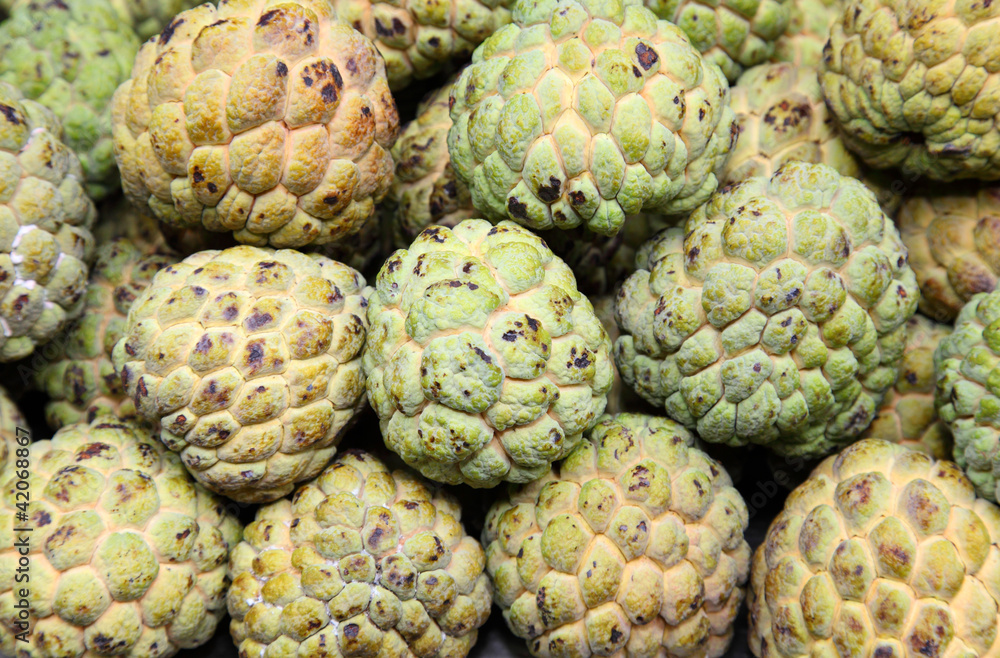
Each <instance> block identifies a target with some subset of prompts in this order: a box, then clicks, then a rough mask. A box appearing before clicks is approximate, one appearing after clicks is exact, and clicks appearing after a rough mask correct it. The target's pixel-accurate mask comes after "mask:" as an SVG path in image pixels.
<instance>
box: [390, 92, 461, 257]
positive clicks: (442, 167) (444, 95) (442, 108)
mask: <svg viewBox="0 0 1000 658" xmlns="http://www.w3.org/2000/svg"><path fill="white" fill-rule="evenodd" d="M451 87H452V82H451V81H449V83H448V84H446V85H445V86H443V87H441V88H440V89H438V90H436V91H434V92H432V93H431V94H430V95H429V96H428V97H427V98H425V99H424V101H423V102H422V103H421V104H420V105H419V106H418V107H417V116H416V118H415V119H414V120H413V121H411V122H410V123H408V124H406V126H405V127H404V128H403V132H402V133H401V134H400V136H399V139H398V140H397V141H396V145H395V146H393V147H392V159H393V160H394V161H395V163H396V178H395V180H394V181H393V184H392V188H391V189H390V190H389V196H388V200H389V201H391V205H392V208H391V210H390V213H391V217H392V229H393V241H394V243H395V246H396V247H398V248H400V249H405V248H406V247H407V246H409V244H410V243H411V242H413V240H414V239H416V237H417V236H418V235H420V232H421V231H423V230H424V229H425V228H427V227H428V226H430V225H432V224H435V225H438V226H447V227H448V228H451V227H453V226H455V225H456V224H458V223H459V222H460V221H462V220H463V219H472V218H473V217H476V216H477V215H478V214H479V213H478V212H476V209H475V208H474V207H473V206H472V197H471V196H470V194H469V188H468V187H466V185H465V183H463V182H462V181H461V180H459V178H458V177H457V176H456V175H455V170H454V168H453V167H452V165H451V156H450V155H448V130H449V129H450V128H451V115H450V114H449V110H448V96H449V94H450V93H451Z"/></svg>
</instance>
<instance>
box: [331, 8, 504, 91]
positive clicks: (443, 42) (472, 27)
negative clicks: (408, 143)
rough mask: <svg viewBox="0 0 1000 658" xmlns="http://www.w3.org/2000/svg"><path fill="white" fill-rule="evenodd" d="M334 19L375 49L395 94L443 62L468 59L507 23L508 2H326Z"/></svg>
mask: <svg viewBox="0 0 1000 658" xmlns="http://www.w3.org/2000/svg"><path fill="white" fill-rule="evenodd" d="M332 4H333V6H334V10H335V11H336V14H337V18H338V19H340V20H342V21H344V22H345V23H348V24H349V25H351V26H352V27H353V28H354V29H355V30H357V31H358V32H360V33H361V34H363V35H365V36H366V37H368V38H369V39H371V40H372V41H373V42H375V45H376V46H377V47H378V50H379V52H380V53H381V54H382V57H383V58H385V73H386V77H388V79H389V88H390V89H392V90H393V91H399V90H401V89H403V88H404V87H406V86H407V85H409V84H410V83H411V82H413V80H414V79H417V80H419V79H422V78H428V77H430V76H432V75H434V74H435V73H438V72H439V71H441V69H442V68H444V67H445V66H447V65H448V64H449V63H452V62H454V63H461V62H462V61H463V60H468V58H469V56H470V55H472V51H473V50H474V49H475V48H476V46H478V45H479V44H480V43H482V42H483V41H484V40H485V39H486V37H488V36H490V35H491V34H493V33H494V32H496V31H497V29H499V28H500V27H501V26H503V25H506V24H507V23H510V10H509V9H508V8H507V6H508V5H510V4H512V1H511V0H446V1H445V2H440V1H438V0H402V1H400V0H332Z"/></svg>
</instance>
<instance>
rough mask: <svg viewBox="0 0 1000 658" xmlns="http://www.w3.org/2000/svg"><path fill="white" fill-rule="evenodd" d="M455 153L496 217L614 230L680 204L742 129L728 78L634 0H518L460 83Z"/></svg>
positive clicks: (712, 175)
mask: <svg viewBox="0 0 1000 658" xmlns="http://www.w3.org/2000/svg"><path fill="white" fill-rule="evenodd" d="M452 101H453V102H452V109H451V118H452V120H453V121H454V125H453V126H452V128H451V130H450V131H449V133H448V150H449V151H450V152H451V160H452V165H453V166H454V168H455V171H456V173H457V174H458V176H459V178H461V179H462V180H463V181H465V182H466V183H467V184H468V185H469V188H470V191H471V192H472V202H473V204H474V205H475V207H476V208H477V209H479V210H480V211H482V212H483V213H485V214H486V215H487V216H488V217H490V218H492V219H494V220H498V219H512V220H514V221H516V222H518V223H520V224H524V225H525V226H528V227H530V228H533V229H550V228H561V229H571V228H574V227H577V226H580V225H581V224H582V225H585V226H586V227H587V228H590V229H591V230H593V231H595V232H597V233H601V234H603V235H614V234H615V233H617V232H618V230H619V229H620V228H621V226H622V224H623V223H624V222H625V215H628V214H634V213H638V212H640V211H650V212H663V213H668V214H674V215H680V214H686V213H688V212H690V211H691V210H693V209H694V208H696V207H697V206H698V205H699V204H701V203H702V202H704V201H705V200H706V199H708V197H709V196H710V195H711V194H712V192H714V191H715V188H716V187H717V186H718V178H717V174H718V172H719V171H720V169H721V168H722V166H723V165H724V164H725V161H726V157H727V155H728V153H729V150H730V149H731V148H732V146H733V144H734V142H735V139H736V124H735V118H734V115H733V112H732V110H731V109H730V108H729V85H728V84H727V82H726V80H725V77H724V76H723V75H722V73H721V71H720V70H719V69H718V67H716V66H713V65H712V64H710V63H709V62H706V61H704V60H703V59H702V57H701V55H700V54H699V53H698V51H697V50H695V49H694V48H693V47H692V46H691V44H690V42H689V41H688V39H687V37H686V36H684V33H683V32H681V31H680V29H679V28H677V27H676V26H675V25H672V24H671V23H668V22H667V21H663V20H657V19H656V16H654V15H653V14H652V12H650V11H649V10H648V9H646V8H645V7H643V6H642V5H641V4H640V3H638V0H540V1H539V2H535V3H531V2H523V3H518V4H517V5H516V6H515V8H514V24H512V25H507V26H505V27H503V28H501V29H500V30H498V31H497V32H496V33H495V34H494V35H493V36H491V37H490V38H489V39H487V40H486V41H485V42H484V43H483V45H481V46H480V47H479V48H477V49H476V52H475V53H474V54H473V56H472V64H471V65H469V66H468V67H466V68H465V69H464V70H463V71H462V74H461V76H460V77H459V79H458V82H457V83H455V86H454V87H453V89H452Z"/></svg>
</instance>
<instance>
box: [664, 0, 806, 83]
mask: <svg viewBox="0 0 1000 658" xmlns="http://www.w3.org/2000/svg"><path fill="white" fill-rule="evenodd" d="M793 2H794V0H721V1H720V0H645V3H646V6H647V7H649V8H650V9H652V10H653V13H654V14H656V15H657V16H659V17H660V18H662V19H664V20H668V21H670V22H671V23H674V24H676V25H677V26H678V27H680V28H681V29H682V30H684V33H685V34H687V35H688V38H690V39H691V43H692V44H694V47H695V48H697V49H698V50H699V51H700V52H701V53H702V55H703V56H704V57H705V59H706V60H707V61H709V62H712V63H713V64H717V65H718V66H719V67H720V68H721V69H722V72H723V73H724V74H725V75H726V78H728V79H729V81H730V82H735V81H736V79H737V78H739V77H740V74H742V73H743V71H744V70H745V69H747V68H749V67H751V66H757V65H758V64H762V63H764V62H766V61H767V60H769V59H770V58H771V57H772V56H773V55H774V53H775V42H776V41H777V40H778V39H779V38H780V37H781V36H782V35H783V34H784V33H785V30H786V28H787V27H788V25H789V19H790V17H791V5H792V4H793Z"/></svg>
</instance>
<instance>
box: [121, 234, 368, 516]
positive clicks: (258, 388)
mask: <svg viewBox="0 0 1000 658" xmlns="http://www.w3.org/2000/svg"><path fill="white" fill-rule="evenodd" d="M370 293H371V288H368V287H366V286H365V280H364V278H363V277H362V276H361V275H360V274H358V273H357V272H356V271H354V270H353V269H351V268H349V267H347V266H346V265H341V264H340V263H337V262H335V261H332V260H330V259H328V258H324V257H323V256H319V255H316V254H311V255H304V254H300V253H298V252H297V251H292V250H288V249H283V250H279V251H274V250H271V249H258V248H256V247H234V248H232V249H227V250H225V251H202V252H200V253H197V254H194V255H193V256H189V257H188V258H186V259H184V260H183V261H181V262H180V263H177V264H176V265H172V266H170V267H167V268H164V269H162V270H160V271H159V272H157V274H156V276H154V277H153V281H152V283H151V284H150V285H149V287H148V288H146V290H145V291H144V292H143V293H142V294H141V295H139V298H138V299H136V300H135V302H134V303H133V305H132V309H131V310H130V311H129V314H128V324H127V326H126V327H125V335H124V336H123V337H122V339H121V340H120V341H119V342H118V344H117V345H116V346H115V348H114V353H113V359H114V364H115V370H116V371H117V372H118V373H119V374H120V375H121V379H122V385H123V386H124V387H125V392H126V394H127V395H128V396H129V397H130V398H132V401H133V402H134V403H135V406H136V412H137V414H138V416H139V417H140V418H143V419H145V420H148V421H151V422H157V423H159V424H160V427H161V430H160V438H161V439H162V440H163V442H164V443H165V444H166V445H167V447H169V448H170V449H171V450H175V451H177V452H179V453H180V454H181V459H182V460H183V461H184V464H185V466H187V467H188V470H190V471H191V474H192V475H194V477H195V478H196V479H197V480H198V481H199V482H202V483H203V484H204V485H205V486H207V487H208V488H209V489H211V490H213V491H216V492H218V493H222V494H225V495H226V496H229V497H230V498H233V499H234V500H239V501H241V502H266V501H270V500H274V499H275V498H280V497H281V496H284V495H286V494H288V493H290V492H291V491H292V489H293V488H294V486H295V483H296V482H301V481H303V480H308V479H310V478H313V477H315V476H316V475H317V474H318V473H319V472H320V471H321V470H323V467H324V466H326V464H327V463H328V462H329V461H330V458H331V457H333V454H334V453H335V452H336V450H337V444H338V443H339V442H340V438H341V435H342V434H343V431H344V429H345V428H346V427H347V425H348V423H349V421H350V420H351V419H352V418H354V416H355V415H356V414H357V413H358V412H359V411H361V409H363V408H364V407H365V382H364V375H363V374H362V372H361V348H362V346H363V345H364V342H365V334H366V328H367V322H366V319H365V306H366V305H367V303H368V302H367V299H368V296H369V294H370Z"/></svg>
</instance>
